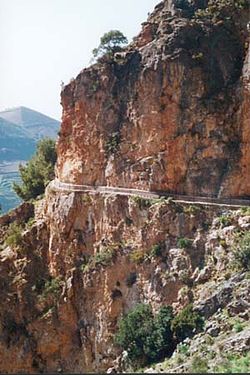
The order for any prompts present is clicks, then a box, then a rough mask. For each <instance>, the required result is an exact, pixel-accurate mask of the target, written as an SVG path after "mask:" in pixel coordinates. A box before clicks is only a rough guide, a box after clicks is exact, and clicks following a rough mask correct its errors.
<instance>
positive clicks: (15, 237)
mask: <svg viewBox="0 0 250 375" xmlns="http://www.w3.org/2000/svg"><path fill="white" fill-rule="evenodd" d="M22 231H23V228H22V226H21V225H18V224H16V223H11V224H10V226H9V228H8V231H7V234H6V237H5V244H6V245H7V246H14V247H20V246H22V243H23V240H22Z"/></svg>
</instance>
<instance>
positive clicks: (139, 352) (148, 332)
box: [115, 304, 173, 366]
mask: <svg viewBox="0 0 250 375" xmlns="http://www.w3.org/2000/svg"><path fill="white" fill-rule="evenodd" d="M172 319H173V312H172V308H171V307H169V306H165V307H163V308H161V310H160V311H159V313H158V314H157V315H156V316H154V315H153V312H152V309H151V307H150V306H149V305H145V304H139V305H137V306H136V307H135V308H134V309H133V310H131V311H130V312H129V313H128V314H127V315H126V316H125V317H124V318H122V319H121V320H120V322H119V325H118V332H117V334H116V337H115V341H116V343H117V344H118V345H119V346H120V347H121V348H122V349H123V350H127V351H128V357H129V359H130V360H131V361H133V363H134V364H136V366H138V365H145V364H149V363H152V362H153V361H156V360H159V359H161V358H163V357H164V356H165V355H168V354H170V353H172V351H173V335H172V331H171V321H172Z"/></svg>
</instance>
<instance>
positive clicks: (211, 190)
mask: <svg viewBox="0 0 250 375" xmlns="http://www.w3.org/2000/svg"><path fill="white" fill-rule="evenodd" d="M177 3H178V2H177ZM179 3H181V2H179ZM182 3H183V4H185V3H187V2H185V1H184V2H182ZM203 3H206V2H203ZM233 3H234V2H233ZM236 3H237V2H236ZM236 3H235V4H236ZM173 4H174V1H164V2H162V3H160V4H159V5H158V6H157V7H156V9H155V11H154V12H153V13H152V15H151V16H150V17H149V19H148V21H147V22H146V23H144V24H143V30H142V32H141V33H140V35H139V36H138V38H136V39H135V41H134V42H133V43H132V44H131V45H130V46H129V47H128V48H127V49H126V50H125V51H124V53H121V54H118V55H117V56H116V58H115V61H111V62H107V63H104V64H96V65H94V66H92V67H90V68H88V69H84V70H83V71H82V72H81V73H80V74H79V75H78V77H77V78H76V79H75V80H74V81H73V82H71V83H70V84H69V85H68V86H66V87H65V89H64V90H63V92H62V105H63V109H64V111H63V122H62V128H61V136H60V139H59V144H58V154H59V160H58V169H57V173H58V177H59V178H60V180H62V181H64V182H75V183H78V184H86V185H88V184H89V185H110V186H125V187H137V188H142V189H150V190H164V191H169V192H178V193H184V194H189V195H204V196H226V197H227V196H249V194H250V182H249V181H250V170H249V165H250V163H249V157H250V155H249V150H250V147H249V140H250V135H249V121H250V119H249V110H248V108H249V74H250V73H249V69H250V68H249V33H248V31H247V22H248V21H249V10H248V9H241V8H240V7H239V8H238V7H237V6H236V5H235V6H233V9H232V7H231V8H230V7H229V9H227V8H226V10H225V9H224V11H223V12H224V13H223V15H222V16H221V17H218V19H217V18H215V19H210V18H209V14H210V13H209V12H208V15H207V14H206V13H205V15H203V14H202V13H201V12H202V11H200V13H199V11H197V9H198V8H197V6H196V8H195V5H194V8H192V9H193V10H192V11H191V10H189V12H187V11H185V10H182V9H180V8H176V7H174V5H173ZM198 5H199V2H198ZM182 7H183V8H184V9H185V6H184V5H183V6H182ZM212 14H213V13H212ZM221 18H222V19H221Z"/></svg>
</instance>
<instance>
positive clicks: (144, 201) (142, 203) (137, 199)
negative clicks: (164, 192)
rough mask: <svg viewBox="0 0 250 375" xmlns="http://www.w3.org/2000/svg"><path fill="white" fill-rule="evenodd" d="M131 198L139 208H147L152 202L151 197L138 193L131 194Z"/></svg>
mask: <svg viewBox="0 0 250 375" xmlns="http://www.w3.org/2000/svg"><path fill="white" fill-rule="evenodd" d="M131 199H132V200H133V201H134V202H135V203H136V204H137V205H138V206H139V208H140V210H143V209H145V208H149V207H151V206H152V204H153V203H154V201H153V200H152V199H147V198H143V197H140V196H139V195H136V196H132V197H131Z"/></svg>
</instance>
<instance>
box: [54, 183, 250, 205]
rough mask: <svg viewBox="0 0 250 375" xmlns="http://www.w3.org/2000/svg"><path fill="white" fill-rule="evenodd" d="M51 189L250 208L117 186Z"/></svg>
mask: <svg viewBox="0 0 250 375" xmlns="http://www.w3.org/2000/svg"><path fill="white" fill-rule="evenodd" d="M50 187H51V188H52V189H54V190H58V191H69V192H90V193H100V194H119V195H127V196H140V197H143V198H147V199H154V198H160V197H169V198H172V199H173V200H174V201H176V202H181V203H196V204H206V205H219V206H228V207H242V206H250V200H249V199H240V198H211V197H199V196H193V195H182V194H171V193H169V192H165V191H146V190H140V189H132V188H123V187H115V186H91V185H77V184H70V183H66V182H61V181H59V180H58V179H55V180H53V181H52V182H51V183H50Z"/></svg>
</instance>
